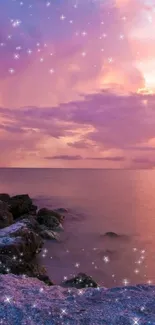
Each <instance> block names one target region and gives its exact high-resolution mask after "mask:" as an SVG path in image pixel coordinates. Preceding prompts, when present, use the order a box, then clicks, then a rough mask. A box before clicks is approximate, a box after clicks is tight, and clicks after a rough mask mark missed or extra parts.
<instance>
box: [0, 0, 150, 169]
mask: <svg viewBox="0 0 155 325" xmlns="http://www.w3.org/2000/svg"><path fill="white" fill-rule="evenodd" d="M21 3H22V2H12V1H10V0H6V3H5V4H0V9H1V10H0V31H1V32H0V59H1V60H0V106H1V107H0V121H1V124H0V147H1V152H2V154H1V157H0V166H1V167H57V168H59V167H64V168H154V166H155V127H154V125H155V113H154V102H155V76H154V68H155V36H154V32H153V31H154V28H155V10H154V8H155V5H154V7H153V1H151V0H150V1H144V0H111V1H110V0H109V1H101V0H96V1H90V0H83V1H82V0H79V1H78V0H67V1H58V2H57V3H56V2H54V3H53V1H44V0H39V1H37V0H33V1H29V0H28V1H23V4H21Z"/></svg>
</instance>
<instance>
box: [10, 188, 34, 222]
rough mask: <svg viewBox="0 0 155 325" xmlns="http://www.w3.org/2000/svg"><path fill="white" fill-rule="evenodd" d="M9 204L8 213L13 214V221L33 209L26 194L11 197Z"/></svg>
mask: <svg viewBox="0 0 155 325" xmlns="http://www.w3.org/2000/svg"><path fill="white" fill-rule="evenodd" d="M9 204H10V212H11V213H12V214H13V217H14V219H17V218H19V217H21V216H22V215H23V214H25V213H30V211H31V209H32V210H33V209H34V208H33V207H34V206H33V204H32V200H31V198H30V197H29V195H28V194H21V195H16V196H12V197H11V199H10V201H9ZM33 211H34V210H33Z"/></svg>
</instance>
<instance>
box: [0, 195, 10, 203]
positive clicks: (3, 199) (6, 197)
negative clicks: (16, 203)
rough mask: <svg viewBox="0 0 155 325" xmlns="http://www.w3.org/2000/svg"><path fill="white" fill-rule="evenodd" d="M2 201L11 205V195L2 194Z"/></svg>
mask: <svg viewBox="0 0 155 325" xmlns="http://www.w3.org/2000/svg"><path fill="white" fill-rule="evenodd" d="M0 201H3V202H6V203H9V201H10V195H9V194H6V193H0Z"/></svg>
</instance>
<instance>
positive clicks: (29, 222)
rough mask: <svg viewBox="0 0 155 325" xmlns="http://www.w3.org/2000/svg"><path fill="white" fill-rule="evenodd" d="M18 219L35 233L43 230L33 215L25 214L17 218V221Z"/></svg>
mask: <svg viewBox="0 0 155 325" xmlns="http://www.w3.org/2000/svg"><path fill="white" fill-rule="evenodd" d="M19 221H20V222H22V223H23V224H25V225H26V226H27V227H28V228H29V229H31V230H33V231H34V232H36V233H37V234H39V233H40V232H41V231H42V230H43V229H42V225H40V224H39V222H38V221H37V219H36V218H35V217H34V216H33V215H29V214H25V215H23V216H21V217H20V218H19V219H18V222H19Z"/></svg>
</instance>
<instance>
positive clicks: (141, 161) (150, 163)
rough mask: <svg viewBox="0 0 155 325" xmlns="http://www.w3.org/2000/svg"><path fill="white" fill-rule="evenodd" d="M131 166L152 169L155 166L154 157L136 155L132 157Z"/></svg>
mask: <svg viewBox="0 0 155 325" xmlns="http://www.w3.org/2000/svg"><path fill="white" fill-rule="evenodd" d="M132 163H133V164H132V167H136V168H139V169H152V168H154V167H155V159H154V160H153V159H149V158H146V157H138V158H133V159H132Z"/></svg>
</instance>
